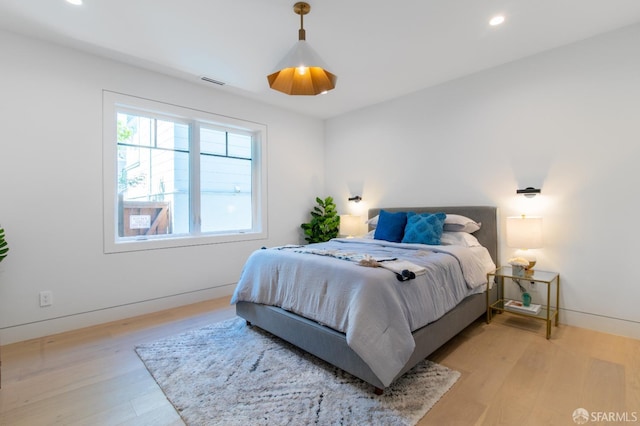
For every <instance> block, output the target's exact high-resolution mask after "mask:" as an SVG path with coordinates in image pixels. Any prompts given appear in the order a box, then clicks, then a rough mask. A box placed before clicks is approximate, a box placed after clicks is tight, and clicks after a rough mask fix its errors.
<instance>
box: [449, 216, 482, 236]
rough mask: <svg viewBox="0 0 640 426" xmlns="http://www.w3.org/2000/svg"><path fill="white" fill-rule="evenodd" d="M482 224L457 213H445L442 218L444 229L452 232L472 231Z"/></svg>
mask: <svg viewBox="0 0 640 426" xmlns="http://www.w3.org/2000/svg"><path fill="white" fill-rule="evenodd" d="M480 226H482V224H481V223H478V222H476V221H474V220H473V219H469V218H468V217H466V216H462V215H459V214H447V217H446V218H445V219H444V230H445V231H452V232H468V233H470V234H471V233H474V232H476V231H477V230H478V229H480Z"/></svg>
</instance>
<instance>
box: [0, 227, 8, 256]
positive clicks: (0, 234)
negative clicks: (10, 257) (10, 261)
mask: <svg viewBox="0 0 640 426" xmlns="http://www.w3.org/2000/svg"><path fill="white" fill-rule="evenodd" d="M8 252H9V244H7V240H5V239H4V229H3V228H2V227H0V262H2V259H4V258H5V257H7V253H8Z"/></svg>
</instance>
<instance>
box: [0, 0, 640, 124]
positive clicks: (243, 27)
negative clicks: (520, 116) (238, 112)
mask: <svg viewBox="0 0 640 426" xmlns="http://www.w3.org/2000/svg"><path fill="white" fill-rule="evenodd" d="M308 2H309V3H310V4H311V12H310V13H309V14H308V15H306V16H305V18H304V28H305V29H306V32H307V37H306V38H307V42H308V43H309V44H310V45H311V46H312V47H313V48H314V49H315V50H316V51H317V52H318V53H319V54H320V56H321V57H322V58H323V59H324V61H325V62H326V63H327V64H328V69H329V71H331V72H333V73H334V74H336V75H337V76H338V82H337V85H336V88H335V89H334V90H333V91H331V92H329V93H327V94H325V95H318V96H312V97H307V96H287V95H285V94H283V93H280V92H276V91H273V90H271V89H269V86H268V84H267V78H266V76H267V75H268V74H270V73H271V72H273V71H274V67H275V65H276V64H277V63H278V62H279V61H280V59H282V57H283V56H284V55H285V54H286V53H287V52H288V51H289V49H290V48H291V47H292V46H293V45H294V44H295V42H296V41H297V38H298V28H299V25H300V17H299V16H298V15H296V14H294V12H293V4H294V3H295V0H244V1H237V0H181V1H176V0H84V4H83V5H82V6H73V5H71V4H69V3H67V2H66V1H65V0H26V1H25V0H2V1H1V2H0V28H3V29H6V30H8V31H12V32H15V33H21V34H24V35H27V36H31V37H35V38H39V39H43V40H47V41H51V42H54V43H58V44H62V45H66V46H70V47H72V48H76V49H80V50H83V51H88V52H91V53H93V54H96V55H100V56H105V57H109V58H112V59H116V60H119V61H123V62H127V63H130V64H133V65H136V66H140V67H143V68H149V69H152V70H155V71H159V72H162V73H166V74H169V75H173V76H177V77H179V78H184V79H186V80H189V81H193V82H194V83H197V84H200V85H202V87H203V89H206V90H209V89H212V90H223V91H226V92H230V93H234V94H238V95H241V96H245V97H249V98H252V99H255V100H260V101H263V102H266V103H268V104H272V105H277V106H280V107H283V108H287V109H290V110H294V111H298V112H300V113H303V114H306V115H310V116H314V117H319V118H329V117H333V116H336V115H340V114H342V113H345V112H347V111H351V110H355V109H359V108H362V107H365V106H367V105H372V104H375V103H379V102H382V101H385V100H389V99H393V98H396V97H399V96H402V95H404V94H407V93H411V92H415V91H417V90H420V89H424V88H427V87H430V86H433V85H436V84H439V83H442V82H445V81H448V80H452V79H455V78H458V77H461V76H464V75H468V74H471V73H474V72H477V71H480V70H483V69H487V68H491V67H494V66H497V65H500V64H504V63H506V62H510V61H513V60H516V59H518V58H522V57H525V56H529V55H533V54H535V53H538V52H542V51H545V50H549V49H553V48H555V47H558V46H562V45H565V44H568V43H572V42H575V41H578V40H581V39H585V38H588V37H591V36H594V35H596V34H600V33H604V32H607V31H611V30H614V29H616V28H620V27H624V26H627V25H631V24H634V23H636V22H640V1H638V0H501V1H500V0H406V1H404V2H392V1H383V0H373V1H372V0H316V1H314V0H310V1H308ZM497 14H503V15H504V16H505V18H506V20H505V22H504V24H502V25H500V26H497V27H491V26H489V25H488V21H489V19H490V18H491V17H493V16H494V15H497ZM0 70H1V68H0ZM0 72H1V71H0ZM202 76H207V77H210V78H212V79H215V80H219V81H223V82H225V83H226V84H225V85H224V86H222V87H220V86H217V85H215V86H214V85H212V84H211V83H206V82H203V81H201V79H200V78H201V77H202ZM213 88H215V89H213Z"/></svg>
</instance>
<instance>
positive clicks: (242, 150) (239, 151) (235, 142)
mask: <svg viewBox="0 0 640 426" xmlns="http://www.w3.org/2000/svg"><path fill="white" fill-rule="evenodd" d="M229 156H230V157H240V158H251V136H249V135H239V134H237V133H229Z"/></svg>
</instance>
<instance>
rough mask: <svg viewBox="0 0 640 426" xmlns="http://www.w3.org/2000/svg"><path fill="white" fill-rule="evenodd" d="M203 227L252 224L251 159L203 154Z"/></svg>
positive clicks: (206, 229)
mask: <svg viewBox="0 0 640 426" xmlns="http://www.w3.org/2000/svg"><path fill="white" fill-rule="evenodd" d="M200 174H201V180H200V186H201V188H200V191H201V201H200V202H201V231H202V232H222V231H237V230H249V229H251V227H252V206H251V161H250V160H240V159H234V158H225V157H218V156H212V155H204V154H203V155H201V156H200Z"/></svg>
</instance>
